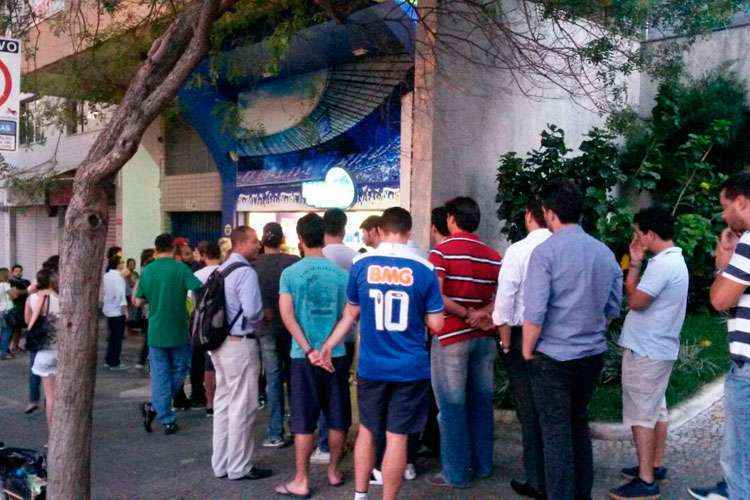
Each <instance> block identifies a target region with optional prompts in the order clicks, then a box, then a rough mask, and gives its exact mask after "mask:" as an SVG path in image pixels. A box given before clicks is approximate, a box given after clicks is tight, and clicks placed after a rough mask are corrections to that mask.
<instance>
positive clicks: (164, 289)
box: [135, 257, 203, 347]
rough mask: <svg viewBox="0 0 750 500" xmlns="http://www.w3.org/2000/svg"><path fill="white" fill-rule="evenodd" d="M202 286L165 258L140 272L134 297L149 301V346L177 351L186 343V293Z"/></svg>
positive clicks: (180, 266)
mask: <svg viewBox="0 0 750 500" xmlns="http://www.w3.org/2000/svg"><path fill="white" fill-rule="evenodd" d="M201 286H203V284H202V283H201V282H200V280H199V279H198V278H196V277H195V275H194V274H193V272H192V271H191V270H190V268H189V267H188V266H187V265H185V264H183V263H182V262H177V261H176V260H174V259H172V258H169V257H165V258H159V259H156V260H155V261H153V262H151V263H150V264H149V265H147V266H146V267H145V268H144V269H143V273H142V274H141V279H140V281H139V282H138V290H137V291H136V294H135V296H136V297H137V298H139V299H146V301H148V345H149V346H151V347H179V346H183V345H185V344H186V343H187V342H188V329H189V326H188V311H187V292H188V290H197V289H199V288H200V287H201Z"/></svg>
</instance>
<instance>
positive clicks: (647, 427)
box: [0, 174, 750, 500]
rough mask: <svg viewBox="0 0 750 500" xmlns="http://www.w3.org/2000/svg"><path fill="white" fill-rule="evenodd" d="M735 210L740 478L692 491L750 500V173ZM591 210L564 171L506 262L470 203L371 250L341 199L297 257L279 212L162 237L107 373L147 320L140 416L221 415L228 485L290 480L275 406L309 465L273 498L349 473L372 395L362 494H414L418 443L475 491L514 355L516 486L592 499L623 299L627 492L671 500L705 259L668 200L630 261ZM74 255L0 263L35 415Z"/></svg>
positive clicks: (729, 432) (392, 233) (164, 419)
mask: <svg viewBox="0 0 750 500" xmlns="http://www.w3.org/2000/svg"><path fill="white" fill-rule="evenodd" d="M720 201H721V205H722V208H723V218H724V220H725V221H726V223H727V225H728V228H727V230H725V231H724V232H723V233H722V235H721V237H720V239H719V243H718V245H717V249H716V265H717V273H716V276H717V277H716V281H715V282H714V284H713V286H712V288H711V292H710V294H711V303H712V304H713V305H714V307H715V308H716V309H717V310H719V311H727V310H729V311H731V312H730V314H731V315H732V319H730V321H729V346H730V352H731V357H732V367H731V370H730V373H729V374H728V376H727V380H726V398H725V408H726V419H727V421H726V430H725V443H724V447H723V452H722V457H721V463H722V466H723V470H724V473H725V480H723V481H721V482H720V483H718V484H717V486H716V487H714V488H706V489H701V488H694V489H691V490H690V494H691V495H693V496H694V497H695V498H733V499H734V498H737V499H741V498H750V482H749V481H748V477H749V476H748V474H747V472H748V471H750V456H748V454H747V451H746V449H747V446H748V443H750V432H749V429H750V425H749V424H748V422H750V326H748V323H747V321H748V318H750V316H748V314H749V313H748V312H747V311H748V310H750V292H748V290H747V286H748V285H750V174H740V175H737V176H735V177H732V178H730V179H729V180H728V181H727V182H726V184H725V185H724V187H723V189H722V192H721V200H720ZM582 209H583V196H582V193H581V192H580V190H579V189H578V188H577V187H576V185H575V184H574V183H572V182H570V181H564V180H562V181H554V182H551V183H550V185H549V186H548V187H547V188H546V189H545V190H544V191H543V192H542V193H540V195H539V196H538V197H535V198H531V199H530V200H529V201H528V203H527V205H526V210H525V226H526V229H527V233H528V234H527V236H526V237H525V238H524V239H522V240H521V241H518V242H516V243H514V244H512V245H511V246H510V247H508V248H507V249H506V251H505V252H504V256H501V254H500V253H499V252H498V251H497V250H495V249H493V248H491V247H490V246H489V245H487V244H486V243H484V242H482V241H481V240H480V238H479V237H478V236H477V234H476V231H477V229H478V228H479V224H480V219H481V214H480V210H479V206H478V205H477V203H476V202H475V201H474V200H473V199H471V198H468V197H458V198H454V199H452V200H450V201H448V202H447V203H446V204H445V205H444V206H442V207H438V208H435V209H434V210H433V211H432V220H431V249H430V250H429V251H427V250H426V249H421V248H420V247H419V246H418V245H416V244H414V242H413V241H412V238H411V230H412V219H411V215H410V213H409V212H408V211H406V210H404V209H403V208H398V207H393V208H389V209H387V210H385V211H384V212H383V213H382V215H379V216H372V217H369V218H368V219H366V220H365V221H364V222H363V224H362V225H361V227H360V229H361V232H362V239H363V242H364V243H365V245H367V247H369V248H368V249H367V250H366V251H365V250H364V249H363V250H362V251H360V252H356V251H355V250H353V249H351V248H349V247H348V246H347V245H345V244H344V236H345V231H346V225H347V216H346V214H345V213H344V212H343V211H342V210H340V209H330V210H328V211H326V212H325V214H324V215H323V216H322V217H321V216H319V215H317V214H315V213H309V214H307V215H305V216H304V217H302V218H301V219H299V221H298V222H297V226H296V232H297V237H298V240H299V242H300V243H299V248H298V249H297V250H298V253H299V255H300V256H301V257H297V256H295V255H292V254H291V253H289V252H288V250H289V249H288V248H287V247H286V241H285V237H284V234H283V231H282V228H281V226H280V225H279V224H277V223H273V222H272V223H269V224H266V225H265V226H264V228H263V233H262V235H260V238H259V237H258V235H257V234H256V232H255V230H253V229H252V228H250V227H247V226H240V227H237V228H235V229H234V230H232V232H231V235H230V236H229V238H223V239H221V240H220V241H217V242H201V243H200V244H198V245H197V246H196V248H195V249H193V248H192V247H191V246H190V245H189V243H188V242H187V241H186V240H184V238H175V237H173V236H172V235H170V234H162V235H159V236H158V237H157V238H156V240H155V243H154V247H155V248H154V249H148V250H144V251H143V253H142V255H141V259H140V260H141V262H140V264H141V271H140V274H139V273H138V272H136V270H135V261H133V260H132V259H129V260H128V261H127V262H125V263H123V261H122V251H121V249H119V248H118V247H113V248H111V249H109V251H108V252H107V264H106V272H105V274H104V278H103V287H102V312H103V315H104V316H105V317H106V323H107V329H108V343H107V352H106V357H105V363H106V365H107V367H108V368H109V369H112V370H118V369H122V368H123V364H122V363H121V352H122V340H123V336H124V334H125V331H126V329H128V328H130V327H132V328H137V329H140V330H142V331H143V332H144V347H143V349H142V351H141V353H140V356H139V364H141V365H142V364H145V363H146V361H147V362H148V365H149V367H150V377H151V400H150V401H149V402H147V403H144V405H143V408H142V415H143V419H144V428H145V430H146V431H147V432H152V426H153V422H154V420H156V421H158V423H159V424H160V425H161V426H162V428H163V430H164V432H165V433H166V434H173V433H175V432H178V430H179V427H178V424H177V414H176V412H175V408H188V407H191V406H201V407H205V408H206V414H207V416H209V417H212V418H213V454H212V458H211V466H212V469H213V473H214V475H215V476H216V477H217V478H225V477H226V478H228V479H230V480H256V479H263V478H267V477H270V476H272V475H273V472H272V471H271V470H269V469H265V468H262V467H260V466H259V465H258V463H257V459H256V454H255V445H256V443H255V438H254V435H255V425H256V417H257V412H258V410H259V408H260V407H261V406H263V405H267V406H268V410H269V419H268V424H267V428H266V432H265V438H264V440H263V441H262V444H261V445H262V446H263V447H265V448H272V449H277V448H282V447H284V446H286V445H287V444H288V442H289V441H288V436H289V435H291V436H293V438H292V439H293V443H294V447H295V473H294V476H293V477H292V478H291V479H290V480H288V481H286V482H284V483H282V484H279V485H278V486H277V487H276V488H275V493H277V494H279V495H284V496H290V497H296V498H308V497H309V496H311V494H312V493H313V491H312V487H311V481H310V462H311V461H314V462H318V463H326V464H328V466H327V470H326V476H327V477H326V479H327V481H328V482H329V484H330V485H331V486H342V485H344V484H345V483H346V480H347V478H346V476H345V474H344V473H343V472H342V469H341V460H342V457H343V456H344V454H345V453H346V451H347V436H348V433H349V430H350V427H351V425H352V414H353V411H352V397H351V392H350V388H351V387H352V385H353V384H354V385H356V400H357V405H358V408H357V410H358V411H357V415H358V420H359V427H358V429H357V432H356V442H355V444H354V467H355V470H354V491H355V493H354V499H355V500H366V499H367V498H368V490H369V489H370V486H371V485H380V486H382V493H383V498H384V499H394V498H396V497H397V494H398V492H399V489H400V487H401V485H402V482H403V480H404V479H407V480H409V479H414V478H415V477H416V470H415V468H414V462H415V458H416V457H417V455H418V454H419V453H428V454H429V453H433V454H434V456H437V457H438V458H439V460H440V467H441V471H440V473H439V474H436V475H432V476H429V477H428V481H429V482H430V483H432V484H433V485H435V486H439V487H445V488H469V487H470V486H471V484H472V481H475V480H477V479H482V478H485V477H488V476H490V475H491V474H492V471H493V449H494V446H493V425H494V419H493V393H494V366H495V361H496V357H499V358H500V361H501V362H502V365H503V366H504V368H505V370H506V371H507V373H508V378H509V381H510V388H511V392H512V395H513V398H514V401H515V405H516V413H517V416H518V420H519V422H520V424H521V432H522V443H523V465H524V469H523V470H524V475H525V477H524V478H523V479H522V480H513V481H512V482H511V487H512V489H513V490H514V491H515V492H516V493H517V494H519V495H521V496H524V497H529V498H550V499H556V500H557V499H579V498H591V491H592V485H593V477H594V476H593V453H592V445H591V436H590V432H589V427H588V405H589V402H590V400H591V397H592V395H593V392H594V390H595V387H596V384H597V380H598V378H599V374H600V372H601V371H602V368H603V365H604V359H603V358H604V353H605V351H606V350H607V341H606V337H605V332H606V330H607V328H608V325H609V323H610V322H611V321H612V320H613V319H615V318H617V317H618V316H620V314H621V310H622V303H623V299H624V300H625V302H626V304H627V315H626V317H625V320H624V324H623V327H622V333H621V336H620V338H619V345H620V347H621V348H622V349H623V358H622V359H623V360H622V399H623V422H624V424H625V425H627V426H629V427H630V428H631V429H632V434H633V441H634V443H635V448H636V452H637V456H636V459H637V460H636V464H635V465H634V466H632V467H627V468H624V469H623V470H622V475H623V476H624V477H625V478H626V479H627V481H626V482H625V483H624V484H622V485H619V486H617V485H613V486H614V487H613V488H612V490H610V493H609V496H610V497H611V498H614V499H632V498H641V499H645V498H648V499H652V498H659V496H660V487H659V484H660V482H662V481H664V480H665V479H666V478H667V477H668V470H667V468H666V467H665V466H664V463H663V460H664V451H665V448H666V441H667V434H668V410H667V406H666V398H665V394H666V390H667V386H668V383H669V379H670V374H671V371H672V368H673V365H674V363H675V361H676V360H677V357H678V353H679V348H680V332H681V329H682V325H683V321H684V318H685V313H686V305H687V296H688V285H689V280H690V276H689V270H688V268H687V266H686V263H685V259H684V257H683V255H682V250H681V249H680V248H679V247H677V246H676V245H675V243H674V237H675V235H674V232H675V221H674V217H673V215H672V213H671V212H670V211H669V210H666V209H665V208H663V207H661V206H659V205H654V206H651V207H648V208H644V209H643V210H641V211H639V212H638V213H637V214H636V215H635V219H634V234H633V238H632V242H631V244H630V248H629V255H628V258H627V259H626V260H625V261H624V262H625V264H624V266H623V265H622V264H621V263H620V262H618V260H617V259H616V257H615V255H614V254H613V252H612V251H611V250H610V249H609V248H608V247H607V246H606V245H604V244H603V243H602V242H600V241H598V240H597V239H595V238H594V237H592V236H591V235H589V234H587V233H586V232H585V231H584V229H583V228H582V227H581V226H580V225H579V222H580V219H581V214H582ZM647 257H649V258H648V261H646V258H647ZM58 266H59V259H57V258H51V259H50V260H49V261H47V262H46V263H45V265H44V267H43V269H42V270H40V271H39V273H37V275H36V280H35V281H34V283H31V282H29V281H27V280H25V279H24V278H23V269H22V268H21V267H20V266H14V267H13V269H11V270H7V269H0V319H1V321H0V327H1V330H0V331H1V333H2V335H1V336H0V338H1V339H2V342H1V343H0V352H1V353H2V356H3V358H6V357H10V356H14V355H16V354H17V352H18V348H19V336H20V334H21V332H22V331H26V332H27V333H26V349H27V350H28V351H29V352H30V373H29V390H30V404H29V406H28V408H27V410H26V411H27V412H28V413H30V412H33V411H35V410H36V409H37V408H38V405H39V400H40V397H39V392H40V391H39V385H40V382H39V381H40V379H41V380H43V381H44V384H43V386H44V392H45V400H46V410H47V416H48V418H51V414H52V412H53V411H54V371H55V366H56V350H55V338H56V329H57V327H56V320H57V316H58V314H59V310H60V303H59V299H58V298H57V274H58V272H57V268H58ZM623 271H625V273H623ZM623 276H625V277H624V278H623ZM216 283H218V284H219V285H221V287H220V288H218V290H221V292H220V293H221V294H222V296H221V299H222V304H223V307H224V316H223V317H224V323H223V325H224V327H225V334H226V338H225V339H223V340H222V342H221V343H220V345H218V346H216V347H215V348H213V349H211V350H205V349H201V348H199V345H198V344H197V343H196V339H195V337H194V336H192V337H191V335H190V331H191V328H190V321H191V314H193V311H194V310H195V307H196V304H198V303H200V301H201V300H202V299H201V297H202V296H204V294H206V293H208V292H206V289H208V288H213V287H215V286H216ZM188 375H189V377H190V388H191V391H190V392H191V394H190V397H189V398H188V396H187V395H186V394H185V389H184V382H185V379H186V377H188ZM287 403H288V404H289V410H288V411H287V409H286V406H287ZM316 431H317V437H316ZM287 433H289V434H287ZM711 495H714V496H711Z"/></svg>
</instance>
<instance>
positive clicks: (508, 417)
mask: <svg viewBox="0 0 750 500" xmlns="http://www.w3.org/2000/svg"><path fill="white" fill-rule="evenodd" d="M723 397H724V377H723V376H722V377H719V378H718V379H716V380H714V381H713V382H711V383H709V384H706V385H705V386H704V387H703V388H702V389H701V390H700V391H698V393H697V394H695V395H694V396H693V397H692V398H690V399H688V400H687V401H683V402H682V403H680V404H679V405H677V406H676V407H675V408H674V409H672V410H671V411H670V412H669V430H670V431H674V430H677V429H679V428H680V427H682V426H683V425H685V424H686V423H688V422H690V421H691V420H692V419H693V418H695V417H697V416H698V415H700V414H701V413H703V412H704V411H705V410H707V409H708V408H709V407H711V406H712V405H713V404H714V403H716V402H717V401H719V400H720V399H721V398H723ZM495 422H497V423H500V424H506V425H507V424H512V423H518V419H517V418H516V412H515V411H512V410H495ZM590 426H591V437H593V438H594V439H599V440H602V441H629V440H630V439H631V438H632V433H631V431H630V427H627V426H625V425H623V424H622V423H613V422H591V424H590Z"/></svg>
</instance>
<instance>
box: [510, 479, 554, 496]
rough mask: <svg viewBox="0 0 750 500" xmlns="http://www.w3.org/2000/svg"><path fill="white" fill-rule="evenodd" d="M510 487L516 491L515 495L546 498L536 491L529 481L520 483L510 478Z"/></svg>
mask: <svg viewBox="0 0 750 500" xmlns="http://www.w3.org/2000/svg"><path fill="white" fill-rule="evenodd" d="M510 487H511V488H513V491H515V492H516V495H520V496H522V497H529V498H542V499H544V498H547V495H545V494H544V493H542V492H541V491H538V490H537V489H536V488H534V487H533V486H531V485H530V484H529V483H522V482H520V481H516V480H515V479H511V480H510Z"/></svg>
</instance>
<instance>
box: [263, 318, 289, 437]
mask: <svg viewBox="0 0 750 500" xmlns="http://www.w3.org/2000/svg"><path fill="white" fill-rule="evenodd" d="M260 357H261V364H262V366H263V371H264V372H265V373H266V396H267V398H268V411H269V412H270V418H269V420H268V430H267V431H266V437H267V438H268V439H283V437H284V384H283V382H282V379H281V363H280V360H279V353H278V347H277V345H276V335H275V334H274V332H272V331H269V332H266V334H265V335H263V336H262V337H261V338H260Z"/></svg>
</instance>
